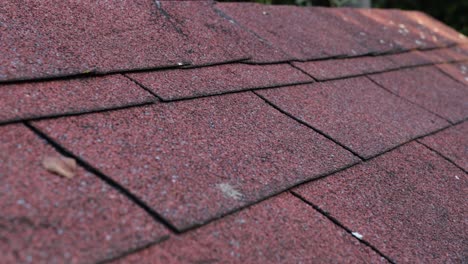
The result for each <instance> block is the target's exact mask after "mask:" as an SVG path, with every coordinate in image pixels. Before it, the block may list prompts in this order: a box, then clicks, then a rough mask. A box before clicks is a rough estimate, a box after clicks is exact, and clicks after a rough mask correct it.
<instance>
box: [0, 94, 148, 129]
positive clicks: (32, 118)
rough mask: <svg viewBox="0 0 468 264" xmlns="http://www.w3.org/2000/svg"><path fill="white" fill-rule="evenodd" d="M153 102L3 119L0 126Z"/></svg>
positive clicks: (138, 105) (114, 109)
mask: <svg viewBox="0 0 468 264" xmlns="http://www.w3.org/2000/svg"><path fill="white" fill-rule="evenodd" d="M155 101H156V99H155V100H148V101H142V102H139V103H132V104H125V105H116V106H109V107H103V108H94V109H91V110H84V111H65V112H63V113H57V114H44V115H38V116H29V117H24V118H14V119H5V120H0V126H6V125H11V124H16V123H22V122H30V121H40V120H44V119H55V118H61V117H69V116H79V115H87V114H94V113H103V112H110V111H119V110H124V109H128V108H133V107H141V106H145V105H152V104H154V103H155Z"/></svg>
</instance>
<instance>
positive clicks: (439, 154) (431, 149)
mask: <svg viewBox="0 0 468 264" xmlns="http://www.w3.org/2000/svg"><path fill="white" fill-rule="evenodd" d="M416 142H418V143H419V144H421V145H423V146H424V147H426V148H427V149H429V150H430V151H432V152H434V153H435V154H437V155H438V156H440V157H441V158H443V159H445V160H446V161H448V162H450V163H451V164H452V165H454V166H455V167H457V168H459V169H460V170H462V171H463V172H465V173H468V171H466V170H465V169H463V168H462V167H461V166H460V165H458V164H457V163H455V162H454V161H453V160H452V159H450V158H449V157H447V156H445V155H443V154H442V153H440V152H439V151H437V150H435V149H434V148H431V147H430V146H428V145H426V144H425V143H424V142H422V141H421V140H420V139H418V140H416Z"/></svg>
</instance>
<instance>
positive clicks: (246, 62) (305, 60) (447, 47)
mask: <svg viewBox="0 0 468 264" xmlns="http://www.w3.org/2000/svg"><path fill="white" fill-rule="evenodd" d="M458 46H463V45H462V44H461V43H454V44H451V45H447V46H443V47H432V48H426V49H408V50H394V51H389V52H370V53H364V54H358V55H334V56H329V57H320V58H310V59H292V60H288V61H283V62H319V61H332V60H342V59H358V58H363V57H364V58H365V57H383V56H389V55H399V54H405V53H410V52H413V51H419V52H422V53H424V52H428V51H434V50H444V49H450V48H453V47H458ZM456 61H458V60H452V61H447V62H456ZM283 62H281V63H283ZM242 63H245V64H252V65H269V64H277V63H278V62H255V61H249V60H246V61H244V62H242Z"/></svg>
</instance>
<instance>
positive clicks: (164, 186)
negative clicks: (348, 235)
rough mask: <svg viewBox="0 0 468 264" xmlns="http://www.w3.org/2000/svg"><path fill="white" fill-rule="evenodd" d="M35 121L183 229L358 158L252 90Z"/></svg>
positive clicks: (67, 146)
mask: <svg viewBox="0 0 468 264" xmlns="http://www.w3.org/2000/svg"><path fill="white" fill-rule="evenodd" d="M34 124H35V125H36V126H37V127H39V128H40V129H41V130H43V131H44V132H45V133H47V134H48V135H49V136H51V137H52V138H53V139H55V140H57V142H59V143H60V144H62V145H63V146H65V147H66V148H67V149H69V150H71V151H73V152H74V153H76V154H77V155H79V156H80V157H82V158H83V159H85V160H86V161H88V162H89V163H90V164H92V165H93V166H95V167H97V168H98V169H100V170H101V171H102V172H103V173H105V174H106V175H108V176H109V177H111V178H113V179H114V180H116V181H118V182H119V183H120V184H121V185H123V186H124V187H126V188H127V189H129V190H130V191H131V192H133V193H134V194H135V195H136V196H138V197H139V198H141V199H142V200H143V201H144V202H145V203H147V204H148V205H149V206H150V207H151V208H153V209H154V210H155V211H157V212H159V213H160V214H161V215H162V216H163V217H165V218H166V219H167V220H169V221H170V222H171V223H173V225H174V226H176V228H178V229H180V230H184V229H187V228H190V227H193V226H196V225H198V224H202V223H205V222H206V221H209V220H211V219H213V218H216V217H220V216H222V215H223V214H225V213H228V212H231V211H233V210H235V209H237V208H239V207H241V206H245V205H247V204H250V203H252V202H254V201H258V200H260V199H264V198H266V197H268V196H270V195H272V194H275V193H278V192H280V191H283V190H285V189H287V188H288V187H291V186H293V185H295V184H298V183H300V182H303V181H305V180H309V179H313V178H315V177H318V176H320V175H323V174H327V173H330V172H332V171H334V170H337V169H340V168H343V167H346V166H348V165H350V164H352V163H355V162H356V161H358V159H357V158H356V157H354V156H353V155H352V154H351V153H349V152H348V151H346V150H344V149H342V148H341V147H339V146H338V145H336V144H334V143H333V142H331V141H329V140H327V139H326V138H325V137H323V136H321V135H319V134H317V133H315V132H314V131H313V130H311V129H309V128H307V127H306V126H304V125H301V124H299V123H298V122H296V121H294V120H292V119H290V118H288V117H287V116H285V115H283V114H282V113H280V112H278V111H277V110H275V109H273V108H272V107H270V106H269V105H268V104H266V103H264V102H263V100H261V99H260V98H259V97H257V96H256V95H254V94H253V93H251V92H247V93H242V94H231V95H225V96H222V97H209V98H202V99H198V100H190V101H181V102H175V103H170V104H162V103H161V104H156V105H153V106H147V107H138V108H131V109H126V110H121V111H114V112H109V113H98V114H91V115H84V116H76V117H67V118H61V119H54V120H45V121H40V122H35V123H34Z"/></svg>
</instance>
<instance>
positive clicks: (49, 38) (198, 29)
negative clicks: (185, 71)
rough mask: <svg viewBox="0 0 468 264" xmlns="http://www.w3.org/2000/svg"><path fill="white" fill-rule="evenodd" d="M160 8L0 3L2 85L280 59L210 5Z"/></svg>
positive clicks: (148, 4)
mask: <svg viewBox="0 0 468 264" xmlns="http://www.w3.org/2000/svg"><path fill="white" fill-rule="evenodd" d="M157 3H159V2H158V1H151V0H138V1H120V2H112V3H110V2H105V1H90V0H86V1H82V2H80V3H69V2H68V1H55V0H54V1H48V2H47V3H43V4H41V5H38V4H36V3H34V2H26V3H20V2H7V3H4V4H3V5H2V6H1V7H0V26H1V27H2V28H4V30H6V31H5V32H4V34H3V35H4V36H5V38H4V39H2V42H1V43H0V53H1V54H2V56H1V57H0V65H1V66H0V81H11V80H23V79H34V78H50V77H57V76H64V75H74V74H82V73H87V72H94V71H97V72H100V73H102V72H115V71H125V70H137V69H147V68H162V67H169V66H172V67H174V66H178V65H180V64H190V63H192V64H197V65H200V64H214V63H220V62H226V61H235V60H240V59H247V58H249V57H250V56H252V54H254V53H255V52H258V53H259V54H260V53H262V52H263V53H268V54H269V56H270V57H275V56H276V54H280V52H279V51H276V50H274V49H273V48H272V47H271V46H268V45H265V44H264V43H262V42H261V41H260V40H258V38H256V37H255V36H254V35H253V34H250V33H248V32H246V31H245V30H243V29H241V28H240V27H239V26H238V25H235V24H233V23H230V22H229V21H228V20H227V19H225V18H223V17H221V16H219V15H218V14H217V13H216V12H215V10H214V9H213V8H212V2H211V1H190V2H177V3H169V2H166V1H165V2H164V3H163V4H161V3H159V7H158V4H157ZM1 10H3V11H4V12H1ZM188 17H190V21H188V20H187V18H188ZM19 43H21V45H20V44H19ZM264 56H266V55H264ZM277 58H279V57H277Z"/></svg>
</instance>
